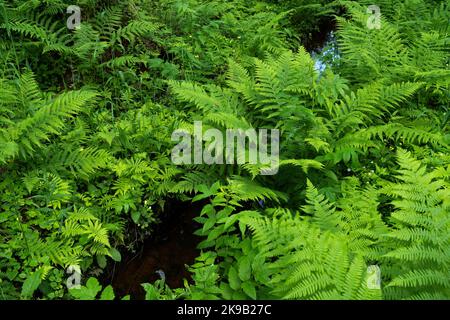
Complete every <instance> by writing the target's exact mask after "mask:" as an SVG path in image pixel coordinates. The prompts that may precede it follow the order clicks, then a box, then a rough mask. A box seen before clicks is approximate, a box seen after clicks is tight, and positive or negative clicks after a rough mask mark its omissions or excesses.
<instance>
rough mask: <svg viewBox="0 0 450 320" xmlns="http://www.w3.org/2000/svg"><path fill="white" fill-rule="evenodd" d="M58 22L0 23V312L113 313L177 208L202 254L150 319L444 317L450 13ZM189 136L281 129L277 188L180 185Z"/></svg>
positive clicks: (182, 10)
mask: <svg viewBox="0 0 450 320" xmlns="http://www.w3.org/2000/svg"><path fill="white" fill-rule="evenodd" d="M72 4H73V3H71V2H70V1H66V0H45V1H43V0H42V1H41V0H36V1H34V0H33V1H28V0H11V1H2V2H0V66H1V67H0V299H87V300H93V299H104V300H112V299H114V298H115V295H114V291H113V289H112V287H111V285H109V284H106V283H102V284H100V283H99V280H97V279H96V278H98V279H102V275H104V273H105V271H108V270H109V268H111V266H112V263H114V262H117V263H119V262H121V260H122V255H123V254H125V255H126V252H127V251H131V252H132V251H135V250H136V249H138V248H139V246H140V245H141V244H142V242H143V240H144V239H145V238H147V237H148V236H150V235H152V234H153V231H154V230H155V225H156V224H157V223H158V222H160V220H161V217H163V216H164V215H162V213H163V211H164V210H165V209H166V208H167V205H166V204H167V203H170V202H172V201H174V200H177V201H179V200H182V201H185V203H186V205H188V201H193V202H201V203H202V204H204V206H203V208H202V210H199V212H198V214H197V216H196V217H195V221H196V222H197V223H199V224H200V225H201V227H200V228H199V230H197V231H196V234H197V235H198V236H200V237H201V239H202V241H201V242H200V244H199V245H198V248H199V249H200V250H201V253H200V255H199V256H198V257H197V259H196V261H195V263H194V264H192V265H191V266H189V267H188V270H189V271H190V272H191V278H192V281H191V283H188V281H185V285H184V287H183V288H170V287H169V286H168V285H167V283H165V281H164V280H163V279H161V280H158V281H157V282H155V283H153V284H151V283H144V284H143V288H144V290H145V292H146V298H147V299H149V300H153V299H449V298H450V291H449V290H450V283H449V279H450V274H449V270H450V268H449V267H450V265H449V264H450V247H449V240H450V239H449V235H450V232H449V231H450V225H449V224H450V221H449V219H450V218H449V217H450V191H449V190H450V189H449V183H450V146H449V143H450V131H449V129H450V126H449V123H450V122H449V119H450V103H449V98H450V94H449V92H450V90H449V85H450V83H449V79H450V71H449V68H448V66H449V56H450V55H449V24H448V21H449V18H450V16H449V12H450V10H449V7H448V3H445V2H444V1H442V2H441V1H434V0H407V1H400V0H395V1H388V0H379V1H378V2H377V5H378V6H380V9H381V14H382V16H381V29H368V28H367V19H368V14H367V12H366V9H367V6H368V5H371V4H373V3H372V2H371V1H366V0H360V1H324V0H311V1H299V0H296V1H290V0H289V1H274V0H264V1H256V0H255V1H253V0H250V1H243V0H232V1H222V0H212V1H203V0H157V1H150V0H114V1H103V0H102V1H90V0H82V1H78V2H77V5H79V6H80V7H81V9H82V17H81V26H80V27H79V28H78V29H76V30H68V29H67V27H66V19H67V18H68V15H67V13H66V9H67V7H68V6H69V5H72ZM330 30H335V31H334V32H333V35H334V38H335V39H336V41H335V43H334V42H333V41H331V43H330V44H329V45H328V46H326V48H330V47H331V48H333V50H328V51H327V50H325V51H324V52H322V53H317V52H315V53H312V52H311V51H313V50H314V49H317V48H318V47H320V46H322V45H323V44H322V43H318V44H315V43H314V42H315V41H314V40H316V39H317V37H318V36H320V35H321V36H323V35H325V34H326V33H327V32H328V31H330ZM319 31H320V32H319ZM318 59H319V60H320V59H322V60H323V61H326V64H327V65H326V68H325V70H321V71H320V70H318V68H317V62H318ZM194 121H202V124H203V130H204V131H206V130H207V129H210V128H216V129H219V130H220V131H221V132H222V133H225V132H226V130H227V129H236V128H239V129H244V130H245V129H250V128H254V129H260V128H266V129H279V130H280V133H281V140H280V163H279V171H278V173H277V174H276V175H274V176H264V175H260V173H261V169H263V168H264V166H263V165H260V164H249V163H246V164H223V165H205V164H197V165H185V166H177V165H175V164H174V163H172V160H171V151H172V148H173V146H174V144H175V143H174V142H173V141H172V139H171V135H172V133H173V132H174V131H175V130H177V129H185V130H187V131H192V130H193V123H194ZM204 145H205V146H206V141H204ZM70 266H72V267H73V266H76V267H77V270H78V269H80V271H81V274H82V279H81V280H82V281H81V287H80V288H78V289H70V290H69V289H68V288H67V286H66V283H67V282H66V280H67V278H68V276H69V275H68V274H67V273H66V270H67V268H68V267H70ZM378 268H379V270H381V279H377V277H378V274H377V270H378ZM374 270H375V271H374ZM374 277H375V278H374ZM378 280H381V285H380V286H379V287H378ZM125 298H127V297H125Z"/></svg>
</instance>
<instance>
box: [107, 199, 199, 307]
mask: <svg viewBox="0 0 450 320" xmlns="http://www.w3.org/2000/svg"><path fill="white" fill-rule="evenodd" d="M201 208H202V206H201V205H192V204H190V203H177V204H172V205H170V207H169V208H168V210H165V213H164V214H163V216H162V217H161V220H162V222H161V223H160V224H159V225H158V226H157V227H156V229H155V232H154V234H153V235H152V236H151V237H150V238H149V239H147V240H146V241H145V242H144V244H143V246H142V248H141V249H140V251H139V252H138V253H135V254H134V255H131V254H129V255H128V256H126V255H125V257H124V258H123V259H122V262H121V263H119V264H116V265H115V266H114V270H112V271H111V274H110V276H109V279H108V280H107V281H108V282H109V283H112V286H113V288H114V291H115V293H116V296H118V297H123V296H125V295H127V294H130V295H131V298H132V299H144V296H145V292H144V289H143V288H142V286H141V284H142V283H146V282H147V283H153V282H154V281H156V280H158V279H160V276H159V275H158V273H156V271H158V270H162V271H163V272H164V273H165V277H166V283H167V284H168V285H169V286H170V287H171V288H179V287H183V280H184V279H187V280H188V281H190V280H191V279H190V275H189V272H188V271H187V268H186V265H190V264H193V263H194V260H195V258H196V257H197V256H199V254H200V251H199V250H197V245H198V243H199V242H200V241H201V238H200V237H198V236H195V235H194V234H193V233H194V231H195V230H197V229H198V228H199V225H198V224H197V223H196V222H195V221H193V218H195V217H196V216H198V215H199V214H200V211H201Z"/></svg>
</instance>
